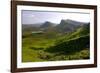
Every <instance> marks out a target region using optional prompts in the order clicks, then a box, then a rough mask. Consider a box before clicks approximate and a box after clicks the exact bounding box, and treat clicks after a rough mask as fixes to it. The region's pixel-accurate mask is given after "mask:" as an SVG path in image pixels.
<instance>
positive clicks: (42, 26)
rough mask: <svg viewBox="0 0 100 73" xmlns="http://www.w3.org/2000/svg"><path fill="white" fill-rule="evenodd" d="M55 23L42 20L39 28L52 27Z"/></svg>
mask: <svg viewBox="0 0 100 73" xmlns="http://www.w3.org/2000/svg"><path fill="white" fill-rule="evenodd" d="M54 25H55V24H54V23H51V22H49V21H46V22H44V23H43V24H42V25H41V26H40V28H42V29H48V28H50V27H53V26H54Z"/></svg>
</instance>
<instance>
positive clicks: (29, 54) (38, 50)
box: [22, 28, 89, 62]
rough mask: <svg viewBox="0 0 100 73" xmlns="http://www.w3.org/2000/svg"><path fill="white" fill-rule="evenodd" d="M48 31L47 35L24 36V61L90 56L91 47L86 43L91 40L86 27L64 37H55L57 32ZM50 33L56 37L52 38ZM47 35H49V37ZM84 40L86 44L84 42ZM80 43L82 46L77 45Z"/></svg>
mask: <svg viewBox="0 0 100 73" xmlns="http://www.w3.org/2000/svg"><path fill="white" fill-rule="evenodd" d="M48 33H49V32H48ZM48 33H47V34H45V35H42V34H41V35H34V36H33V35H31V33H28V34H30V35H28V36H26V37H24V38H23V49H22V61H23V62H37V61H52V60H53V61H54V60H73V59H74V60H75V59H88V58H89V49H88V48H86V47H84V45H86V44H87V43H88V42H89V41H87V40H89V30H87V29H85V28H79V29H78V30H76V32H73V33H70V34H67V35H64V36H62V37H55V36H57V35H55V33H50V34H48ZM25 35H26V34H25ZM50 35H53V38H54V39H53V38H51V37H50ZM47 36H49V38H48V37H47ZM77 42H79V43H77ZM80 42H81V44H80ZM84 42H85V44H82V43H84ZM78 44H80V45H81V46H76V45H78ZM66 45H68V46H69V47H68V46H66ZM50 46H51V47H50ZM75 46H76V48H75ZM65 51H66V52H65ZM68 52H69V53H68Z"/></svg>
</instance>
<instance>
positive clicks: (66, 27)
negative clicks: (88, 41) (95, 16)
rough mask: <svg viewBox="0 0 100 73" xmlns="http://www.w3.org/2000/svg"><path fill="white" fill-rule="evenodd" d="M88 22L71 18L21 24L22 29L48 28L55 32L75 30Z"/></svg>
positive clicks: (36, 29)
mask: <svg viewBox="0 0 100 73" xmlns="http://www.w3.org/2000/svg"><path fill="white" fill-rule="evenodd" d="M88 23H89V22H79V21H75V20H71V19H67V20H64V19H62V20H61V21H60V23H59V24H56V23H52V22H49V21H46V22H44V23H37V24H22V29H23V30H27V29H28V30H33V31H38V30H42V31H43V30H44V31H46V30H50V29H52V31H57V32H72V31H74V30H76V29H77V28H79V27H82V26H83V25H86V24H88ZM29 28H30V29H29Z"/></svg>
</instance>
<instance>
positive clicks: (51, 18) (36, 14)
mask: <svg viewBox="0 0 100 73" xmlns="http://www.w3.org/2000/svg"><path fill="white" fill-rule="evenodd" d="M67 19H70V20H74V21H78V22H90V14H88V13H74V12H66V13H65V12H47V11H32V10H31V11H30V10H22V24H39V23H44V22H46V21H48V22H52V23H55V24H59V23H60V22H61V20H67Z"/></svg>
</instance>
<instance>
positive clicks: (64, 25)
mask: <svg viewBox="0 0 100 73" xmlns="http://www.w3.org/2000/svg"><path fill="white" fill-rule="evenodd" d="M84 24H86V23H83V22H78V21H74V20H70V19H67V20H61V22H60V24H58V25H57V26H56V29H57V30H58V31H59V32H72V31H75V30H76V29H77V28H79V27H81V26H83V25H84Z"/></svg>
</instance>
